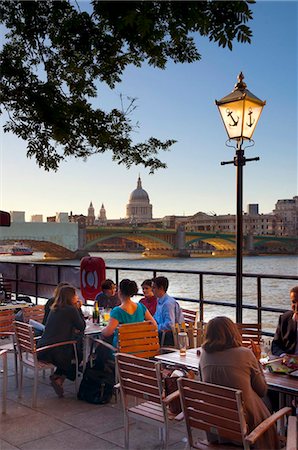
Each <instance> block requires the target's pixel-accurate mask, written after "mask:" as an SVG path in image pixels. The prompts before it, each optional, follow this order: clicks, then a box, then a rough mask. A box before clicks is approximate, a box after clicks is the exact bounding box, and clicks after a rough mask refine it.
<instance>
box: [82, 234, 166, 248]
mask: <svg viewBox="0 0 298 450" xmlns="http://www.w3.org/2000/svg"><path fill="white" fill-rule="evenodd" d="M113 238H124V239H127V240H128V241H132V242H136V243H137V244H140V245H142V246H143V247H145V248H147V249H149V250H158V249H162V250H173V248H174V247H173V245H172V244H171V243H169V242H167V241H164V240H162V239H160V238H158V237H156V236H150V235H148V234H138V233H135V234H134V233H114V234H113V233H112V234H110V235H106V236H99V237H97V238H95V239H93V240H89V241H88V242H87V244H86V245H85V250H89V249H90V248H91V247H92V246H94V245H96V244H97V243H99V242H104V241H106V240H108V239H113Z"/></svg>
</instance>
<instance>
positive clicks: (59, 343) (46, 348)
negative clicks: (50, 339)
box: [36, 341, 77, 353]
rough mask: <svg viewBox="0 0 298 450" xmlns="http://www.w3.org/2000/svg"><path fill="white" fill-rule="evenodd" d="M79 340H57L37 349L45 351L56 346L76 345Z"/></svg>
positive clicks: (37, 351)
mask: <svg viewBox="0 0 298 450" xmlns="http://www.w3.org/2000/svg"><path fill="white" fill-rule="evenodd" d="M76 343H77V341H63V342H56V344H50V345H45V346H44V347H39V348H37V349H36V353H40V352H44V351H45V350H50V349H51V348H55V347H62V346H63V345H75V344H76Z"/></svg>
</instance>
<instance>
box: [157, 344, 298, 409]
mask: <svg viewBox="0 0 298 450" xmlns="http://www.w3.org/2000/svg"><path fill="white" fill-rule="evenodd" d="M197 350H198V349H197V348H192V349H190V350H186V355H185V356H181V355H180V352H179V350H176V351H174V352H171V353H165V354H163V355H158V356H155V359H157V360H159V361H162V362H163V363H166V364H174V365H178V366H182V367H186V368H187V369H193V370H195V371H197V370H198V367H199V362H200V357H199V356H198V355H197ZM264 375H265V379H266V382H267V385H268V388H269V389H271V390H273V391H277V392H278V393H279V407H280V408H281V407H282V406H283V405H284V403H285V396H286V395H290V396H292V397H298V378H297V377H293V376H291V375H286V374H278V373H271V372H268V371H265V372H264Z"/></svg>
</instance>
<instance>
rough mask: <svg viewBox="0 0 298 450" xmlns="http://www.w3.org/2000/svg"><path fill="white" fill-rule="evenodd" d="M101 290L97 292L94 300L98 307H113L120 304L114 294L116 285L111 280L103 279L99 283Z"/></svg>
mask: <svg viewBox="0 0 298 450" xmlns="http://www.w3.org/2000/svg"><path fill="white" fill-rule="evenodd" d="M101 289H102V292H100V293H99V294H97V296H96V297H95V302H97V303H98V307H99V308H115V306H119V305H121V301H120V299H119V297H118V295H117V294H116V285H115V283H114V282H113V281H112V280H104V281H103V282H102V283H101Z"/></svg>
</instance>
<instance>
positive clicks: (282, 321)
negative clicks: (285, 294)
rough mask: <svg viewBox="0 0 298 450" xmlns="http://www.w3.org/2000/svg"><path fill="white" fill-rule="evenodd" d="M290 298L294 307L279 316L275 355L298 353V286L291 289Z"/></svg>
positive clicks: (273, 351)
mask: <svg viewBox="0 0 298 450" xmlns="http://www.w3.org/2000/svg"><path fill="white" fill-rule="evenodd" d="M290 299H291V308H292V309H291V310H290V311H287V312H285V313H284V314H281V315H280V316H279V321H278V325H277V328H276V331H275V335H274V338H273V341H272V348H271V351H272V354H273V355H277V356H284V355H285V354H289V355H298V338H297V333H298V286H295V287H293V288H292V289H291V291H290Z"/></svg>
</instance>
